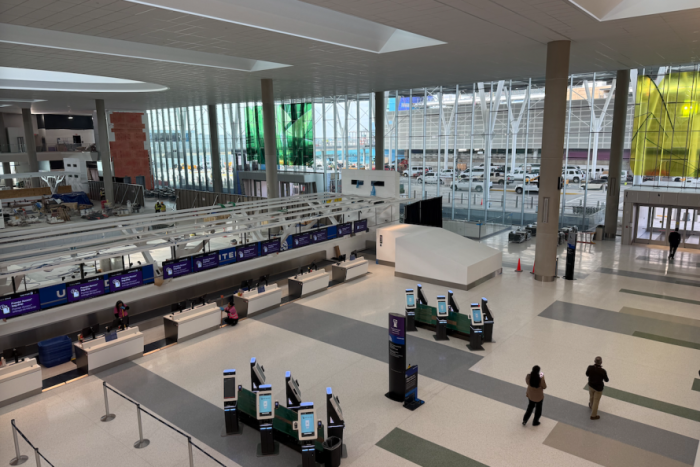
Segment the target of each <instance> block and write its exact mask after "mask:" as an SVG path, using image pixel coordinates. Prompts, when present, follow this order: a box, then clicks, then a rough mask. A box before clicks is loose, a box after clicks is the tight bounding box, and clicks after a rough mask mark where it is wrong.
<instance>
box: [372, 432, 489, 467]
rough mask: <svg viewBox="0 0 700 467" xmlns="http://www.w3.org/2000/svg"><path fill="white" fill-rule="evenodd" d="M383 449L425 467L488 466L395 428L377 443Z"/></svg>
mask: <svg viewBox="0 0 700 467" xmlns="http://www.w3.org/2000/svg"><path fill="white" fill-rule="evenodd" d="M377 446H379V447H380V448H382V449H386V450H387V451H389V452H391V453H393V454H396V455H397V456H399V457H403V458H404V459H406V460H408V461H410V462H413V463H414V464H418V465H420V466H423V467H443V466H446V465H454V466H457V465H458V466H460V467H488V466H487V465H486V464H482V463H481V462H478V461H475V460H474V459H470V458H469V457H466V456H463V455H462V454H459V453H457V452H454V451H452V450H450V449H447V448H444V447H442V446H440V445H439V444H435V443H432V442H430V441H428V440H426V439H423V438H420V437H418V436H416V435H413V434H411V433H408V432H407V431H404V430H402V429H400V428H394V429H393V430H391V432H390V433H389V434H388V435H386V436H385V437H384V438H382V439H381V440H379V442H378V443H377Z"/></svg>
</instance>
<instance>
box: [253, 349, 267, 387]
mask: <svg viewBox="0 0 700 467" xmlns="http://www.w3.org/2000/svg"><path fill="white" fill-rule="evenodd" d="M263 384H265V368H264V367H262V366H260V364H259V363H258V362H257V360H256V359H255V357H253V358H251V359H250V387H251V389H252V391H253V392H258V388H259V387H260V386H262V385H263Z"/></svg>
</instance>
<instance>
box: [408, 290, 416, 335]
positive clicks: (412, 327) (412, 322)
mask: <svg viewBox="0 0 700 467" xmlns="http://www.w3.org/2000/svg"><path fill="white" fill-rule="evenodd" d="M417 330H418V329H416V294H415V293H414V291H413V289H406V332H409V331H417Z"/></svg>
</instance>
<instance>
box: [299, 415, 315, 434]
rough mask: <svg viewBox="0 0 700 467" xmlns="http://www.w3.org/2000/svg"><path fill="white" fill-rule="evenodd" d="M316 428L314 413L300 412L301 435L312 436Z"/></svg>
mask: <svg viewBox="0 0 700 467" xmlns="http://www.w3.org/2000/svg"><path fill="white" fill-rule="evenodd" d="M315 429H316V423H315V422H314V413H313V412H307V413H303V414H301V436H313V435H314V433H315Z"/></svg>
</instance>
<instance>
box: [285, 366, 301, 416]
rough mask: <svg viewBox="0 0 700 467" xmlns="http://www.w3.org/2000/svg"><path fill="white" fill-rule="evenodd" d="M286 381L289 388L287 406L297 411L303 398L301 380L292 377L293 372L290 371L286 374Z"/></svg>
mask: <svg viewBox="0 0 700 467" xmlns="http://www.w3.org/2000/svg"><path fill="white" fill-rule="evenodd" d="M284 383H285V388H286V390H287V408H288V409H290V410H294V411H295V412H296V411H298V410H299V407H300V406H301V400H302V399H301V390H300V389H299V381H297V380H295V379H294V378H292V372H291V371H288V372H286V373H285V374H284Z"/></svg>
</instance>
